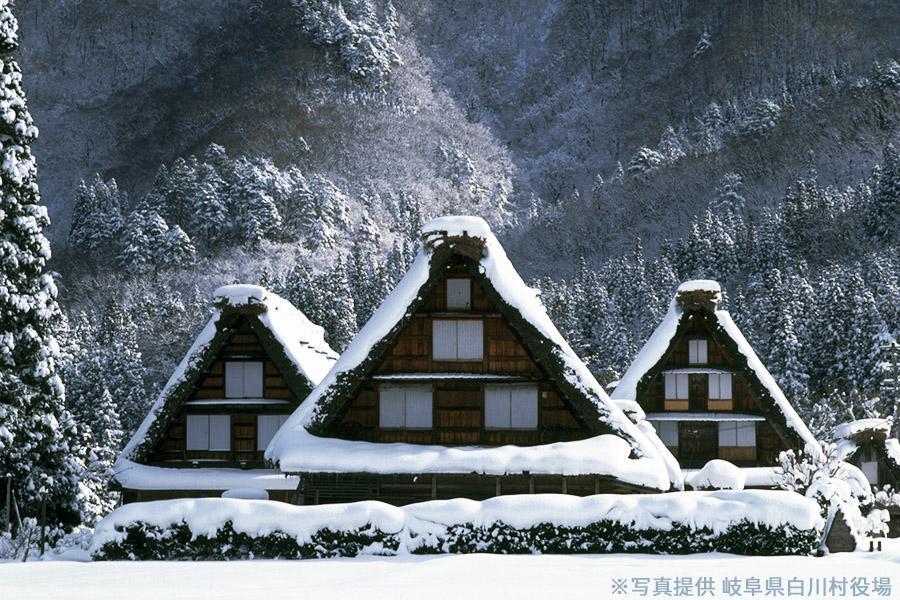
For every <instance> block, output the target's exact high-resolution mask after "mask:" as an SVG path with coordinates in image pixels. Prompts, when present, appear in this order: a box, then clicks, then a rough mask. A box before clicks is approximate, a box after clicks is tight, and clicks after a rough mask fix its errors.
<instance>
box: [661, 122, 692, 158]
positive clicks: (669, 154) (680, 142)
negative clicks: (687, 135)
mask: <svg viewBox="0 0 900 600" xmlns="http://www.w3.org/2000/svg"><path fill="white" fill-rule="evenodd" d="M685 144H686V141H685V140H684V138H683V137H682V136H680V135H678V134H677V133H676V132H675V129H673V128H672V126H671V125H669V126H668V127H666V129H665V130H664V131H663V133H662V135H661V136H660V138H659V146H658V147H657V150H658V151H659V153H660V154H661V155H662V156H663V159H664V160H665V161H666V162H667V163H670V164H671V163H674V162H677V161H679V160H681V159H682V158H684V157H685V156H686V150H685Z"/></svg>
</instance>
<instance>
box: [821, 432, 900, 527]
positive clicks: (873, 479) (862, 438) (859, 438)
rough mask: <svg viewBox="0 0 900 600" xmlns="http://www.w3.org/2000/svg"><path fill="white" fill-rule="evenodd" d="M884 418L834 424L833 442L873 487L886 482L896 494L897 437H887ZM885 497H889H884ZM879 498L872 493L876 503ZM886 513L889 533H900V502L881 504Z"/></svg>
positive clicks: (899, 468)
mask: <svg viewBox="0 0 900 600" xmlns="http://www.w3.org/2000/svg"><path fill="white" fill-rule="evenodd" d="M891 425H892V423H891V421H890V420H888V419H860V420H858V421H852V422H850V423H844V424H842V425H838V426H837V427H835V429H834V442H835V444H836V446H837V452H838V457H839V458H840V459H841V460H843V461H845V462H848V463H850V464H851V465H854V466H856V467H858V468H859V470H860V471H862V472H863V474H864V475H865V476H866V479H868V480H869V483H870V484H872V486H873V487H874V488H875V489H876V490H882V491H883V490H884V488H885V487H886V486H890V487H889V488H888V489H889V491H890V495H891V496H893V495H895V494H900V440H898V439H897V438H892V437H891ZM885 499H886V500H888V499H889V498H885ZM880 500H881V498H880V497H879V496H878V495H876V504H879V502H880ZM881 507H882V508H885V509H887V511H888V512H889V513H890V516H891V520H890V532H889V534H888V535H889V536H890V537H900V506H898V505H897V503H896V500H894V501H893V502H889V503H887V504H886V505H883V506H881Z"/></svg>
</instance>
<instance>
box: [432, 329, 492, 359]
mask: <svg viewBox="0 0 900 600" xmlns="http://www.w3.org/2000/svg"><path fill="white" fill-rule="evenodd" d="M431 334H432V338H433V339H432V344H433V353H434V360H481V359H482V358H483V357H484V323H483V322H482V321H480V320H473V319H466V320H457V321H449V320H436V321H434V322H433V323H432V327H431Z"/></svg>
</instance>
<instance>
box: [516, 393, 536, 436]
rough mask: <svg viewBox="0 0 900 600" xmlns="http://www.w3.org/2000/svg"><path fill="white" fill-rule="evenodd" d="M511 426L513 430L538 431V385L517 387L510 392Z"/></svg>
mask: <svg viewBox="0 0 900 600" xmlns="http://www.w3.org/2000/svg"><path fill="white" fill-rule="evenodd" d="M509 412H510V416H509V425H510V427H511V428H512V429H537V426H538V389H537V386H536V385H528V386H517V387H514V388H512V390H511V391H510V407H509Z"/></svg>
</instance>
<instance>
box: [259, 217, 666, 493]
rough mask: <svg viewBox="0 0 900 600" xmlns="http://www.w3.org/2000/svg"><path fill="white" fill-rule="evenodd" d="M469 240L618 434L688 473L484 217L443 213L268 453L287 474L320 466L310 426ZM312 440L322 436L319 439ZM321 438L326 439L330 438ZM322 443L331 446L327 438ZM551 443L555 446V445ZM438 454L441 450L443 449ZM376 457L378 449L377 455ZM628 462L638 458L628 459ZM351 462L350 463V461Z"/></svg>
mask: <svg viewBox="0 0 900 600" xmlns="http://www.w3.org/2000/svg"><path fill="white" fill-rule="evenodd" d="M467 237H468V238H473V239H474V240H477V241H478V242H479V243H480V244H483V251H482V252H481V256H480V258H479V259H478V260H479V270H480V271H481V273H482V274H483V275H484V277H485V278H486V279H487V280H488V281H489V282H490V283H491V285H493V286H494V288H495V290H496V291H497V293H498V294H499V295H500V297H501V298H502V300H503V301H504V302H505V303H506V304H508V305H509V306H510V307H512V308H513V309H515V310H517V311H519V313H521V315H522V316H523V317H524V319H526V320H527V322H528V323H530V324H531V325H532V326H533V327H534V328H535V329H537V330H538V332H539V333H540V334H541V335H542V336H543V338H544V339H546V340H548V341H549V342H550V343H551V344H552V349H553V352H554V354H555V356H556V357H558V358H559V359H561V360H562V363H563V364H564V371H565V373H564V376H565V377H566V379H567V381H568V382H569V383H570V384H572V385H573V386H574V387H575V388H576V389H578V390H579V392H580V393H581V394H583V396H584V397H585V398H587V399H588V400H589V401H591V402H592V403H593V404H594V406H595V408H596V410H597V412H598V413H599V415H600V416H601V418H603V419H604V420H605V421H606V422H607V423H608V424H609V426H610V427H612V428H613V429H614V430H615V431H617V432H622V433H623V434H624V436H627V437H628V438H630V439H631V440H632V449H633V450H634V451H635V453H636V454H637V455H638V456H639V457H642V456H646V457H650V458H653V459H662V460H661V461H659V460H657V465H658V466H659V467H660V468H661V469H662V471H663V472H664V473H665V472H666V471H668V472H669V474H670V476H671V477H672V479H670V480H669V481H672V482H680V477H681V473H680V470H679V469H678V467H677V463H674V464H673V461H674V459H672V461H670V460H668V459H667V458H665V457H661V456H660V454H659V452H658V451H657V449H656V447H655V444H654V443H653V442H652V441H650V440H649V439H648V438H647V436H646V435H645V434H644V433H642V432H641V431H640V430H639V429H638V428H637V427H635V425H634V424H633V423H632V422H631V421H630V420H629V419H628V417H626V416H625V414H624V413H623V412H622V411H621V410H619V408H618V407H616V406H615V405H614V404H613V403H612V402H611V400H610V398H609V396H608V395H607V394H606V392H605V391H603V388H602V387H601V386H600V384H599V383H598V382H597V380H596V379H595V378H594V376H593V375H592V374H591V372H590V371H589V370H588V368H587V366H586V365H585V364H584V363H583V362H582V361H581V359H579V358H578V356H577V355H576V354H575V352H574V351H573V350H572V348H571V347H570V346H569V344H568V343H567V342H566V341H565V339H563V337H562V335H561V334H560V333H559V330H557V328H556V326H555V325H554V324H553V323H552V322H551V320H550V317H549V316H548V315H547V311H546V309H545V308H544V306H543V304H542V303H541V301H540V298H539V295H538V292H537V290H535V289H533V288H530V287H528V286H527V285H526V284H525V282H524V281H522V278H521V277H520V276H519V274H518V272H517V271H516V270H515V268H514V267H513V265H512V263H510V261H509V258H507V256H506V252H505V251H504V250H503V247H502V246H501V245H500V242H499V241H498V240H497V238H496V237H494V234H493V233H492V232H491V230H490V227H489V226H488V224H487V223H486V222H485V221H484V219H481V218H480V217H470V216H453V217H441V218H438V219H434V220H432V221H430V222H428V223H426V224H425V226H424V227H423V230H422V239H423V240H424V242H425V243H424V244H423V245H422V246H421V247H420V249H419V252H418V254H417V255H416V258H415V260H414V262H413V264H412V266H411V267H410V269H409V271H408V272H407V273H406V274H405V275H404V277H403V278H402V279H401V280H400V282H399V283H398V284H397V287H396V288H394V290H393V291H392V292H391V293H390V294H389V295H388V297H387V298H386V299H385V300H384V302H383V303H382V304H381V306H380V307H379V308H378V310H377V311H375V314H374V315H373V316H372V318H371V319H369V321H368V322H367V323H366V325H365V326H364V327H363V328H362V330H361V331H360V332H359V333H358V334H357V335H356V337H355V338H354V339H353V341H352V342H351V343H350V345H349V346H348V347H347V349H346V350H345V351H344V353H343V354H342V355H341V357H340V358H339V359H338V361H337V362H336V363H335V365H334V367H333V368H332V369H331V371H330V372H329V373H328V375H326V376H325V378H324V379H323V380H322V382H321V383H320V384H319V385H318V386H317V387H316V389H314V390H313V391H312V393H311V394H310V395H309V396H308V397H307V399H306V400H305V401H304V402H303V404H301V405H300V407H298V408H297V410H296V411H295V412H294V414H293V415H292V416H291V417H290V419H289V420H288V421H287V422H286V423H285V424H284V426H283V427H281V429H280V430H279V431H278V433H277V434H276V435H275V437H274V439H273V440H272V442H271V443H270V444H269V447H268V449H267V450H266V458H267V459H269V460H273V461H275V462H277V463H278V464H279V465H280V466H281V468H282V470H285V471H294V470H299V469H298V467H299V466H301V465H303V469H304V470H310V469H314V468H316V465H314V464H311V462H310V461H309V459H308V454H307V453H309V452H310V451H311V448H310V447H311V446H315V444H311V440H310V439H309V438H310V434H309V433H308V432H307V431H306V430H307V428H308V427H310V425H312V424H313V423H314V422H316V421H317V420H319V419H322V418H323V413H324V409H325V406H326V405H327V403H328V402H329V401H330V399H331V397H332V395H333V394H335V386H336V385H337V384H339V383H340V382H342V381H346V380H347V379H349V378H351V377H352V372H353V371H354V370H355V369H357V368H358V367H360V365H361V364H362V363H363V361H365V360H366V358H368V357H369V355H370V354H371V352H372V349H373V348H374V347H375V345H376V344H377V343H378V342H380V341H381V340H382V339H383V338H385V337H386V336H387V335H388V334H389V333H391V332H392V330H394V328H395V327H396V326H397V325H398V324H399V323H400V322H401V321H402V320H403V319H404V318H405V317H406V316H408V312H409V307H410V306H411V304H413V302H414V301H415V300H416V299H417V298H420V295H421V290H422V288H423V286H424V285H425V284H426V283H427V282H428V280H429V278H430V276H431V266H432V265H431V263H432V258H433V256H434V251H435V249H437V248H439V247H440V246H441V245H442V244H444V243H445V242H446V241H447V240H448V239H450V238H457V239H458V238H467ZM312 437H314V438H315V436H312ZM315 439H320V440H321V439H322V438H315ZM319 443H320V444H326V442H325V441H322V442H319ZM551 446H553V445H550V446H547V447H551ZM388 447H389V445H387V444H372V445H371V446H370V450H371V451H372V452H374V453H379V452H382V451H384V452H389V451H388V450H386V448H388ZM574 447H579V448H584V449H588V448H589V447H590V445H589V444H582V445H577V444H576V445H575V446H574ZM403 452H404V455H410V460H413V459H412V458H411V454H415V453H419V454H421V455H423V456H424V455H429V454H431V453H434V452H436V450H435V447H429V446H409V448H407V449H405V450H404V451H403ZM479 452H480V453H478V454H477V455H478V456H480V457H484V460H488V459H487V458H486V456H485V455H484V453H491V452H495V453H501V451H500V450H499V449H480V451H479ZM410 453H411V454H410ZM438 454H441V453H440V452H438ZM305 455H306V456H305ZM375 455H377V454H374V455H372V456H375ZM466 455H468V456H475V455H476V454H475V453H471V452H470V453H467V454H466ZM372 456H370V457H368V458H364V459H362V460H361V463H360V464H359V465H355V466H357V467H360V468H362V470H363V471H368V470H369V469H372V468H374V465H373V463H377V462H379V461H377V460H372ZM669 456H671V455H669ZM425 462H429V461H425ZM504 462H505V461H504V460H503V459H500V458H493V459H489V460H488V463H481V462H473V463H472V464H462V463H454V464H455V465H456V466H454V468H457V469H459V470H461V471H464V472H465V471H469V472H471V471H477V470H478V468H479V467H480V466H481V465H482V464H494V465H500V464H503V463H504ZM626 462H637V461H632V460H630V459H627V458H626ZM438 463H440V464H448V463H443V462H442V461H438ZM438 463H435V464H438ZM660 463H661V464H660ZM429 464H430V462H429ZM346 466H347V467H348V468H349V467H350V465H346ZM623 466H624V465H623ZM402 468H405V467H404V466H403V465H400V464H395V465H393V466H392V469H394V470H395V471H394V472H396V469H402ZM495 468H499V467H495ZM506 468H507V467H505V466H504V467H503V469H504V470H505V469H506ZM610 469H611V470H614V471H616V472H617V473H618V472H622V473H624V472H627V471H628V468H623V469H619V468H614V467H613V466H612V465H611V466H610ZM401 472H405V471H401ZM657 479H658V478H656V477H653V478H649V479H647V480H646V481H647V482H650V481H656V480H657ZM654 485H655V484H654ZM665 487H667V486H665ZM665 487H664V488H663V489H665Z"/></svg>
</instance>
